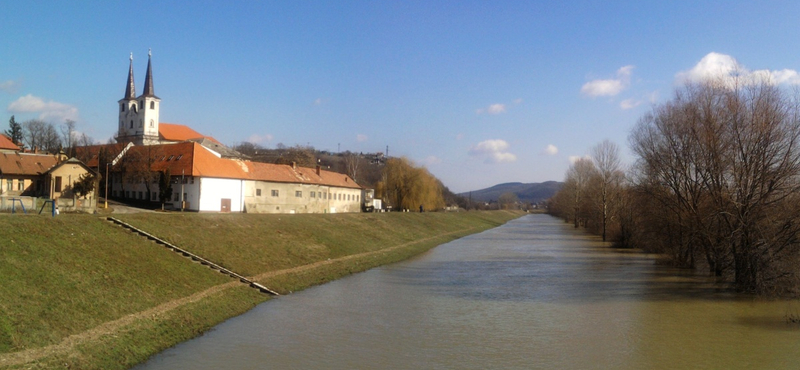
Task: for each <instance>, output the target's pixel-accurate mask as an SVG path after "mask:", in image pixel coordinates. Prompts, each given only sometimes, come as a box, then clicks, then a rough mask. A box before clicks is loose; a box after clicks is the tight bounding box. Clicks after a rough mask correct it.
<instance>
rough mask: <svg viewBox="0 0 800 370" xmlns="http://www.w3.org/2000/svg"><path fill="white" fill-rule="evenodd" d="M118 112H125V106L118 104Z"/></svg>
mask: <svg viewBox="0 0 800 370" xmlns="http://www.w3.org/2000/svg"><path fill="white" fill-rule="evenodd" d="M119 111H120V112H124V111H125V104H120V105H119Z"/></svg>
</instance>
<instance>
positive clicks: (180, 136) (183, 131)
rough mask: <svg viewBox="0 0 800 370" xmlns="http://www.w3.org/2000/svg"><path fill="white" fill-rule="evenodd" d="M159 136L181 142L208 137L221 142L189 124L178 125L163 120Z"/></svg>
mask: <svg viewBox="0 0 800 370" xmlns="http://www.w3.org/2000/svg"><path fill="white" fill-rule="evenodd" d="M158 136H159V137H160V138H161V139H162V140H167V141H176V142H180V141H187V140H194V139H202V138H207V139H209V140H211V141H214V142H216V143H219V141H217V139H214V138H213V137H211V136H205V135H203V134H201V133H199V132H197V131H195V130H192V129H191V128H190V127H189V126H186V125H178V124H174V123H163V122H162V123H159V124H158Z"/></svg>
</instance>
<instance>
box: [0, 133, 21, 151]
mask: <svg viewBox="0 0 800 370" xmlns="http://www.w3.org/2000/svg"><path fill="white" fill-rule="evenodd" d="M0 150H19V146H17V145H16V144H14V142H13V141H11V138H9V137H8V136H6V135H3V134H0Z"/></svg>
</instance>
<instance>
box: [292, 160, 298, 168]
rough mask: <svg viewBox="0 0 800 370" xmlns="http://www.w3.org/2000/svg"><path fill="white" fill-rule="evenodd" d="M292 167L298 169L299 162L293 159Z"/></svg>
mask: <svg viewBox="0 0 800 370" xmlns="http://www.w3.org/2000/svg"><path fill="white" fill-rule="evenodd" d="M292 169H293V170H296V169H297V162H295V161H292Z"/></svg>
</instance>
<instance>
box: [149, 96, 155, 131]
mask: <svg viewBox="0 0 800 370" xmlns="http://www.w3.org/2000/svg"><path fill="white" fill-rule="evenodd" d="M150 109H156V102H154V101H151V102H150ZM150 127H153V126H150Z"/></svg>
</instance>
